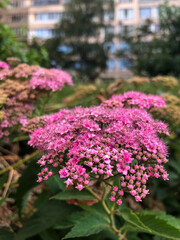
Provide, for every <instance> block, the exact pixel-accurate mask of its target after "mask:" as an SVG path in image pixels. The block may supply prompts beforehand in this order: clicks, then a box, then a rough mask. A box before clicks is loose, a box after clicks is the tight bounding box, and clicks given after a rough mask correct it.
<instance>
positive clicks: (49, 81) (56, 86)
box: [30, 68, 72, 91]
mask: <svg viewBox="0 0 180 240" xmlns="http://www.w3.org/2000/svg"><path fill="white" fill-rule="evenodd" d="M65 84H68V85H72V78H71V76H70V75H69V74H68V73H66V72H64V71H62V70H58V69H45V68H40V69H39V70H38V71H37V72H35V73H34V74H33V75H32V78H31V80H30V85H31V87H32V88H33V89H35V88H40V89H46V90H49V89H52V91H56V90H61V89H62V88H63V86H64V85H65Z"/></svg>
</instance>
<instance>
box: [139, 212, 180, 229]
mask: <svg viewBox="0 0 180 240" xmlns="http://www.w3.org/2000/svg"><path fill="white" fill-rule="evenodd" d="M147 214H148V215H153V216H158V217H160V218H161V219H164V220H166V221H167V222H168V223H169V224H170V225H172V226H174V227H176V228H178V229H180V218H175V217H173V216H171V215H168V214H166V213H165V212H159V211H158V212H157V211H153V210H152V211H148V210H144V211H141V212H140V215H147Z"/></svg>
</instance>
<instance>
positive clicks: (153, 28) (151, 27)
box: [150, 23, 159, 33]
mask: <svg viewBox="0 0 180 240" xmlns="http://www.w3.org/2000/svg"><path fill="white" fill-rule="evenodd" d="M150 30H151V31H152V32H153V33H158V32H159V25H158V24H155V23H153V24H151V26H150Z"/></svg>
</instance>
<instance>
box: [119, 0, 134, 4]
mask: <svg viewBox="0 0 180 240" xmlns="http://www.w3.org/2000/svg"><path fill="white" fill-rule="evenodd" d="M132 1H133V0H119V2H120V3H131V2H132Z"/></svg>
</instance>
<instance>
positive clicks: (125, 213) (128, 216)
mask: <svg viewBox="0 0 180 240" xmlns="http://www.w3.org/2000/svg"><path fill="white" fill-rule="evenodd" d="M118 215H120V216H121V217H122V218H124V220H125V221H127V222H128V223H131V224H132V225H133V226H135V227H137V228H138V229H141V230H142V231H147V232H151V230H150V229H148V228H147V226H145V225H144V223H143V222H142V221H141V220H140V219H139V217H138V216H137V215H136V214H135V213H134V212H133V211H132V210H131V209H129V208H121V209H120V212H119V214H118Z"/></svg>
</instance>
